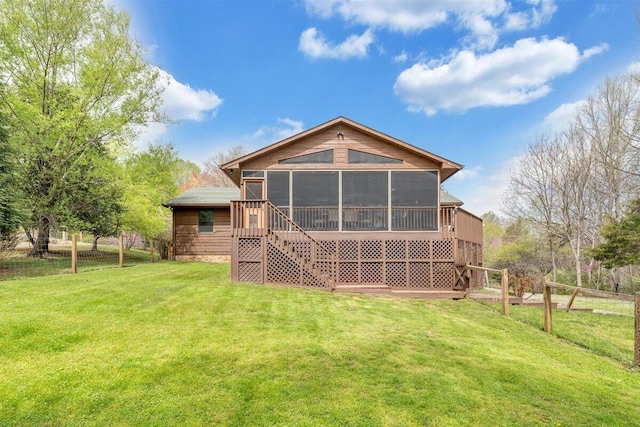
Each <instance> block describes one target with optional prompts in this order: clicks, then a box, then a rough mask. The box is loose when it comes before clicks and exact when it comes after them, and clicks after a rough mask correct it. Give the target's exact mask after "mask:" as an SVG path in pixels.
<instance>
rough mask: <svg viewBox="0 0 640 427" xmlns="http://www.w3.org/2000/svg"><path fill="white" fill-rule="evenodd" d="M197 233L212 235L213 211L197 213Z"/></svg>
mask: <svg viewBox="0 0 640 427" xmlns="http://www.w3.org/2000/svg"><path fill="white" fill-rule="evenodd" d="M198 233H213V211H212V210H199V211H198Z"/></svg>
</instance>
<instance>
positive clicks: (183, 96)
mask: <svg viewBox="0 0 640 427" xmlns="http://www.w3.org/2000/svg"><path fill="white" fill-rule="evenodd" d="M158 72H159V74H160V78H159V80H158V82H159V84H160V86H161V87H162V88H164V91H163V93H162V106H161V108H160V109H161V111H163V112H164V113H165V115H166V116H167V117H168V118H169V119H171V120H172V121H173V122H180V121H185V120H190V121H202V120H204V119H205V118H206V117H207V116H209V117H214V116H215V114H216V112H217V109H218V107H220V105H222V102H223V101H222V99H221V98H220V97H218V95H216V94H215V93H214V92H213V91H211V90H206V89H193V88H191V87H190V86H189V85H186V84H184V83H181V82H179V81H177V80H176V79H175V78H174V77H173V76H172V75H171V74H169V73H167V72H166V71H164V70H161V69H158ZM168 129H169V125H167V124H165V123H157V122H152V123H149V124H148V125H147V126H146V127H143V128H140V129H138V132H139V134H138V137H137V139H136V142H135V145H136V146H138V147H142V146H144V145H146V144H149V143H153V142H156V141H158V140H161V139H162V136H163V135H164V134H165V133H167V131H168Z"/></svg>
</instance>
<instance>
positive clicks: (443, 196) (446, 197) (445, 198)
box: [440, 188, 463, 206]
mask: <svg viewBox="0 0 640 427" xmlns="http://www.w3.org/2000/svg"><path fill="white" fill-rule="evenodd" d="M440 204H441V205H458V206H460V205H462V204H463V203H462V200H460V199H458V198H457V197H454V196H452V195H451V194H449V193H447V192H446V191H444V190H443V189H442V188H441V189H440Z"/></svg>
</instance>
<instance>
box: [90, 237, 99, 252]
mask: <svg viewBox="0 0 640 427" xmlns="http://www.w3.org/2000/svg"><path fill="white" fill-rule="evenodd" d="M99 238H100V236H93V244H92V245H91V250H92V251H93V252H98V239H99Z"/></svg>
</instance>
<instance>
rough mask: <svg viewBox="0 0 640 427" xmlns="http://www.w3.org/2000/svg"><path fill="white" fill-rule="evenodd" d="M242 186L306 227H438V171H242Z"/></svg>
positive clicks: (246, 196)
mask: <svg viewBox="0 0 640 427" xmlns="http://www.w3.org/2000/svg"><path fill="white" fill-rule="evenodd" d="M243 186H244V199H245V200H263V199H266V200H269V201H270V202H271V203H272V204H273V205H274V206H276V207H277V208H278V209H279V210H280V211H282V212H283V213H284V214H285V215H286V216H288V217H289V218H290V219H291V220H293V221H294V222H295V223H296V224H298V225H299V226H300V227H301V228H303V229H304V230H307V231H438V230H439V227H438V225H439V223H440V220H439V213H440V212H439V209H438V206H439V200H438V196H439V177H438V171H431V170H421V171H389V170H365V171H360V170H358V171H353V170H349V171H346V170H324V171H317V170H314V171H298V170H295V171H292V170H288V171H283V170H277V171H243ZM259 225H260V224H259V223H258V222H254V223H253V225H252V224H251V223H248V224H246V226H248V227H251V226H255V227H257V226H259Z"/></svg>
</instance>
